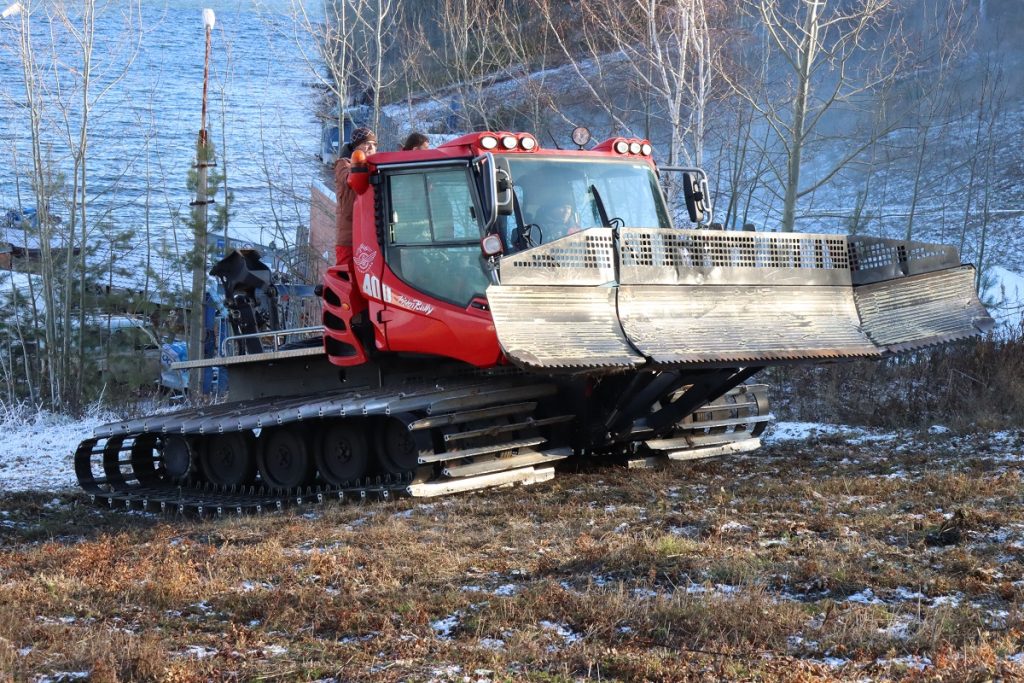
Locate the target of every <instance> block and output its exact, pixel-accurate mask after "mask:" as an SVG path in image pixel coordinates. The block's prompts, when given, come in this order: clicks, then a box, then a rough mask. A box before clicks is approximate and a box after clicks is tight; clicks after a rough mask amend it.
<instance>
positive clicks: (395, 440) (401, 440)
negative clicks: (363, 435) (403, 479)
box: [374, 416, 433, 474]
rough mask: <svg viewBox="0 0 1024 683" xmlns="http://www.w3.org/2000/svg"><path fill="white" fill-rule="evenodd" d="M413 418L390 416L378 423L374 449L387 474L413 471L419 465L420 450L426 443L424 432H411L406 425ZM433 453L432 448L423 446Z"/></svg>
mask: <svg viewBox="0 0 1024 683" xmlns="http://www.w3.org/2000/svg"><path fill="white" fill-rule="evenodd" d="M412 419H413V418H412V417H411V416H410V417H409V419H402V416H396V417H390V418H386V419H384V420H381V421H379V422H378V423H377V428H376V430H375V434H374V451H375V453H376V456H377V462H378V463H379V464H380V467H381V469H382V470H383V471H384V472H385V473H386V474H401V473H402V472H411V471H413V470H415V469H416V468H417V467H418V466H419V455H420V450H421V448H423V447H424V446H425V445H426V444H425V443H421V441H425V440H426V438H427V437H426V434H424V433H423V432H411V431H409V428H408V427H407V426H406V425H407V424H408V422H410V421H411V420H412ZM423 450H424V451H425V452H430V453H433V450H432V449H427V448H423Z"/></svg>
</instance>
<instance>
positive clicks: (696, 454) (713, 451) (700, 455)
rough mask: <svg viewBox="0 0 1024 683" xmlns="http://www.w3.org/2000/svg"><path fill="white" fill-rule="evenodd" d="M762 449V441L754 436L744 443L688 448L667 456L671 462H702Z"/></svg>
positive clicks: (743, 441) (669, 453) (670, 452)
mask: <svg viewBox="0 0 1024 683" xmlns="http://www.w3.org/2000/svg"><path fill="white" fill-rule="evenodd" d="M760 447H761V439H760V438H759V437H756V436H754V437H750V438H748V439H744V440H742V441H734V442H732V443H727V444H721V445H718V446H701V447H698V448H688V449H685V450H679V451H669V452H668V453H666V454H665V455H666V456H667V457H668V459H669V460H679V461H681V460H702V459H704V458H715V457H718V456H720V455H731V454H734V453H748V452H750V451H756V450H757V449H758V448H760Z"/></svg>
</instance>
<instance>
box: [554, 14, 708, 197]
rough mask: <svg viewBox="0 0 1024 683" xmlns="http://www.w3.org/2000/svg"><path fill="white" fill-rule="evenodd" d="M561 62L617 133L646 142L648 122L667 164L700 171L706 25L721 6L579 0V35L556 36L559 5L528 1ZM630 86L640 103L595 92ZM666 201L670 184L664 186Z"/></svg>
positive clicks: (705, 100) (705, 91)
mask: <svg viewBox="0 0 1024 683" xmlns="http://www.w3.org/2000/svg"><path fill="white" fill-rule="evenodd" d="M535 2H536V3H537V7H538V9H539V11H540V13H541V15H542V16H543V17H544V18H545V20H546V21H547V23H548V26H549V28H550V30H551V33H552V35H553V36H554V38H555V41H556V43H557V45H558V47H559V49H560V50H561V52H562V55H563V57H564V58H565V59H566V60H567V61H568V63H569V64H570V65H571V66H572V69H573V71H574V73H575V74H576V76H577V77H578V81H579V83H580V85H581V86H582V87H583V88H584V89H585V90H587V91H589V93H590V95H591V97H592V102H593V104H595V105H596V106H597V107H599V108H601V109H602V110H603V111H604V113H605V114H606V115H607V116H608V118H609V120H610V121H611V122H612V123H613V124H614V125H615V126H616V127H617V128H618V129H619V130H620V131H621V132H622V133H623V134H630V135H636V136H639V137H645V136H648V135H652V134H653V133H652V126H651V125H650V123H649V122H650V120H651V119H652V118H653V119H655V120H656V121H661V122H662V123H663V124H664V125H663V126H662V127H661V129H662V130H664V131H665V132H666V135H667V151H666V154H665V161H666V162H667V163H668V164H679V163H686V164H698V165H699V164H702V163H703V162H704V149H705V139H706V133H707V112H708V109H709V105H710V103H711V101H712V98H713V96H714V93H715V82H716V73H717V71H716V69H715V63H716V61H717V59H718V48H717V47H716V46H717V44H718V43H717V42H716V41H715V40H714V37H713V35H712V34H713V31H712V27H711V22H712V19H713V15H714V14H715V12H719V11H721V10H722V6H721V5H719V4H718V3H716V2H714V1H713V0H631V1H629V2H622V1H621V0H579V1H577V2H574V3H572V5H571V8H570V9H569V11H570V12H571V13H572V14H574V15H575V16H578V17H579V19H578V21H574V22H573V26H574V28H578V35H575V34H573V33H569V32H566V31H563V30H561V26H560V25H559V23H558V22H559V19H560V17H562V16H563V13H564V12H565V9H564V5H563V4H562V3H557V4H556V3H554V2H553V1H552V0H535ZM606 73H607V74H608V75H611V76H612V78H613V80H614V83H616V84H619V85H621V84H622V83H633V84H635V87H636V90H637V91H638V92H639V93H640V97H641V99H642V101H643V103H642V104H641V105H640V106H637V104H636V103H634V102H632V101H630V100H628V99H625V98H624V97H623V96H622V93H621V91H620V92H618V93H616V92H615V90H616V89H615V88H604V87H602V81H604V80H605V75H606ZM667 190H668V194H669V200H670V201H672V200H673V197H674V194H675V191H674V185H672V184H669V185H668V187H667Z"/></svg>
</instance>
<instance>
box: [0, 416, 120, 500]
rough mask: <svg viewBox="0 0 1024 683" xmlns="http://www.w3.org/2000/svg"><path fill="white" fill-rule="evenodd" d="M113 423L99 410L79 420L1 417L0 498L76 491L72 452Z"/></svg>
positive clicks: (112, 418) (48, 417) (111, 417)
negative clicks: (47, 492) (95, 431)
mask: <svg viewBox="0 0 1024 683" xmlns="http://www.w3.org/2000/svg"><path fill="white" fill-rule="evenodd" d="M114 419H116V418H115V417H114V416H112V415H110V414H108V413H104V412H102V411H100V410H93V411H90V412H89V413H88V414H87V415H86V416H85V417H84V418H82V419H80V420H76V419H74V418H71V417H67V416H64V415H56V414H54V413H49V412H46V411H40V412H38V413H34V414H31V415H28V414H26V411H13V412H11V413H8V414H6V415H2V416H0V434H2V436H0V494H2V493H13V492H17V491H31V490H41V491H59V490H61V489H69V488H74V487H76V486H77V485H78V484H77V481H76V480H75V468H74V461H73V460H74V453H75V448H76V447H77V446H78V444H79V442H80V441H82V440H83V439H85V438H88V437H89V436H92V431H93V429H95V428H96V427H98V426H99V425H101V424H104V423H106V422H111V421H112V420H114Z"/></svg>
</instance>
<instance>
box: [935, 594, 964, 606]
mask: <svg viewBox="0 0 1024 683" xmlns="http://www.w3.org/2000/svg"><path fill="white" fill-rule="evenodd" d="M963 599H964V596H963V594H962V593H954V594H953V595H939V596H936V597H934V598H932V607H941V606H943V605H949V606H950V607H959V606H960V603H961V601H963Z"/></svg>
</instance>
